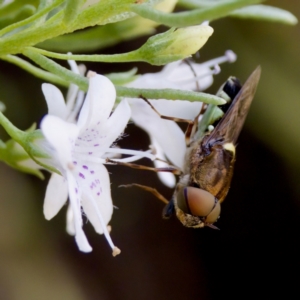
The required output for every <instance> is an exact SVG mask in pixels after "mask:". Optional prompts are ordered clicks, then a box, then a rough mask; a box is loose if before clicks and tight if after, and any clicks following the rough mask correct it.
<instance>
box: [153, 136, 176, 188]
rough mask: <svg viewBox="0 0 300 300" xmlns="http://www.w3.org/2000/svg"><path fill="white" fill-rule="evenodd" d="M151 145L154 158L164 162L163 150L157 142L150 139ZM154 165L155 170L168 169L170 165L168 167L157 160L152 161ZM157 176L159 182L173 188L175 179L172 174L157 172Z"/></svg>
mask: <svg viewBox="0 0 300 300" xmlns="http://www.w3.org/2000/svg"><path fill="white" fill-rule="evenodd" d="M151 144H152V146H153V147H154V149H155V151H156V157H157V158H160V159H162V160H166V157H165V155H164V152H163V149H162V148H161V147H160V145H159V144H158V143H157V141H156V140H155V139H154V138H153V137H152V138H151ZM154 165H155V167H156V168H165V167H170V165H168V164H167V163H165V162H162V161H159V160H154ZM157 175H158V177H159V179H160V181H161V182H162V183H163V184H164V185H166V186H167V187H169V188H173V187H174V186H175V184H176V178H175V176H174V174H172V173H168V172H158V173H157Z"/></svg>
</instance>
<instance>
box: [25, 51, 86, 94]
mask: <svg viewBox="0 0 300 300" xmlns="http://www.w3.org/2000/svg"><path fill="white" fill-rule="evenodd" d="M23 54H24V55H25V56H27V57H28V58H30V59H31V60H33V61H34V62H35V63H36V64H38V65H39V66H41V67H42V68H44V69H46V70H47V71H49V72H51V73H53V74H56V75H57V76H59V77H61V78H62V79H63V80H64V81H67V82H73V83H75V84H76V85H78V86H79V88H80V89H81V90H83V91H87V89H88V85H89V83H88V79H87V78H85V77H83V76H80V75H77V74H75V73H74V72H72V71H69V70H68V69H66V68H64V67H62V66H60V65H59V64H57V63H56V62H54V61H53V60H51V59H49V58H47V57H45V56H43V55H41V54H39V53H37V52H35V51H31V50H30V49H28V48H27V49H25V51H24V52H23Z"/></svg>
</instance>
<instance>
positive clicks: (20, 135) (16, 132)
mask: <svg viewBox="0 0 300 300" xmlns="http://www.w3.org/2000/svg"><path fill="white" fill-rule="evenodd" d="M0 124H1V125H2V127H3V128H4V129H5V131H6V132H7V133H8V134H9V135H10V137H11V138H12V139H14V140H15V141H16V142H18V143H19V144H20V145H22V144H23V143H22V141H23V140H24V138H25V136H26V133H25V132H23V131H21V130H20V129H18V128H17V127H16V126H14V125H13V124H12V123H11V122H10V121H9V120H8V119H7V118H6V117H5V116H4V115H3V113H2V112H0Z"/></svg>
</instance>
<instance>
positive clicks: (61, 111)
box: [42, 83, 67, 119]
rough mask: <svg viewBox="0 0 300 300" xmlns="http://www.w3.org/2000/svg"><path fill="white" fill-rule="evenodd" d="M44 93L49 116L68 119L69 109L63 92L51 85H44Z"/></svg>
mask: <svg viewBox="0 0 300 300" xmlns="http://www.w3.org/2000/svg"><path fill="white" fill-rule="evenodd" d="M42 91H43V93H44V96H45V99H46V102H47V106H48V114H49V115H53V116H56V117H59V118H61V119H65V118H66V117H67V107H66V104H65V100H64V97H63V95H62V93H61V91H60V90H59V89H58V88H57V87H56V86H54V85H52V84H49V83H43V84H42Z"/></svg>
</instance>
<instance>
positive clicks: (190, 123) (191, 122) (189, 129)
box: [140, 96, 204, 146]
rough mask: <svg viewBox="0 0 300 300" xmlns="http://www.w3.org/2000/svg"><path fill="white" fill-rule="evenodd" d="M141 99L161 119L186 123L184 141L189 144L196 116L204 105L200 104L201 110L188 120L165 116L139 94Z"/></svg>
mask: <svg viewBox="0 0 300 300" xmlns="http://www.w3.org/2000/svg"><path fill="white" fill-rule="evenodd" d="M140 98H141V99H143V100H144V101H145V102H146V103H147V104H148V105H149V106H150V107H151V108H152V109H153V110H154V111H155V112H156V113H157V114H158V116H159V117H160V118H161V119H164V120H169V121H174V122H184V123H188V127H187V129H186V131H185V143H186V145H187V146H189V144H190V140H191V136H192V135H193V134H194V133H195V131H196V129H197V126H198V118H199V116H200V115H201V114H202V113H203V111H204V105H202V107H201V110H200V112H199V114H198V115H197V116H196V118H195V119H194V120H188V119H181V118H176V117H169V116H165V115H162V114H160V112H159V111H158V110H157V109H156V108H155V107H154V106H153V105H152V104H151V102H150V101H149V100H148V99H147V98H145V97H143V96H140Z"/></svg>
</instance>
